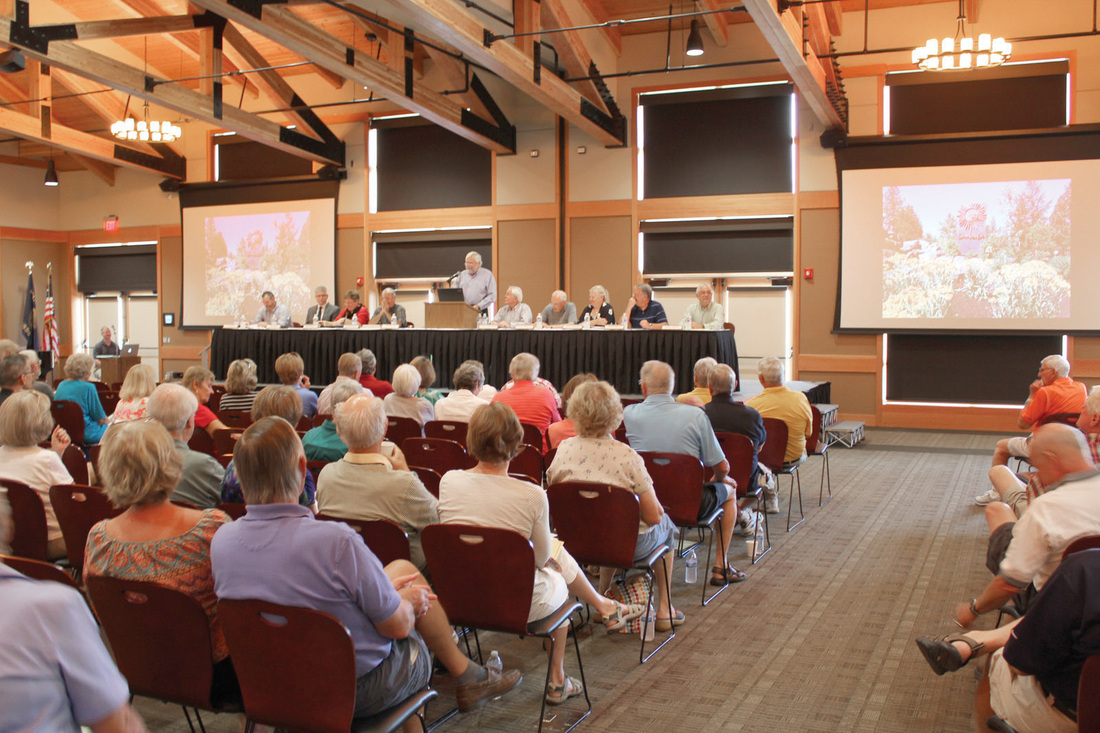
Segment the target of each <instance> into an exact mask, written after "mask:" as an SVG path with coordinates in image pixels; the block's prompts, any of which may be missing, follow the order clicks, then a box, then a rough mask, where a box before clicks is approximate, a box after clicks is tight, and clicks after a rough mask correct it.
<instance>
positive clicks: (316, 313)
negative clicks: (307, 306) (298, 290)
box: [313, 306, 321, 323]
mask: <svg viewBox="0 0 1100 733" xmlns="http://www.w3.org/2000/svg"><path fill="white" fill-rule="evenodd" d="M313 322H314V323H320V322H321V306H317V310H315V311H313Z"/></svg>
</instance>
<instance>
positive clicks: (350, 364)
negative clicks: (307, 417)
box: [307, 353, 371, 460]
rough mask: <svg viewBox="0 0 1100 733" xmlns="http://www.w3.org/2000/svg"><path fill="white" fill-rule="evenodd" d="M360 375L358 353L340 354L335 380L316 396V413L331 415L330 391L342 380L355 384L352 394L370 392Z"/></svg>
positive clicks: (361, 372)
mask: <svg viewBox="0 0 1100 733" xmlns="http://www.w3.org/2000/svg"><path fill="white" fill-rule="evenodd" d="M362 375H363V360H362V359H360V358H359V355H358V354H352V353H344V354H340V359H339V360H337V362H336V381H335V382H333V383H332V384H330V385H329V386H327V387H325V388H324V389H323V390H321V395H320V396H319V397H318V398H317V414H318V415H328V416H330V417H331V416H332V408H333V404H332V391H333V390H334V389H335V388H336V386H337V385H339V384H343V383H344V382H352V383H354V384H355V387H356V391H355V392H354V393H353V394H363V393H364V392H366V393H367V394H371V392H370V390H367V389H366V388H365V387H363V385H361V384H360V383H359V377H361V376H362ZM307 457H308V456H307ZM311 460H312V459H311Z"/></svg>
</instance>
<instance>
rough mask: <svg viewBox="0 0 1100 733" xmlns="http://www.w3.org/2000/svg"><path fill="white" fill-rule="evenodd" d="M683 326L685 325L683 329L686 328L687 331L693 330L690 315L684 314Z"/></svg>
mask: <svg viewBox="0 0 1100 733" xmlns="http://www.w3.org/2000/svg"><path fill="white" fill-rule="evenodd" d="M682 325H683V328H684V330H685V331H690V330H691V314H690V313H685V314H684V322H683V324H682Z"/></svg>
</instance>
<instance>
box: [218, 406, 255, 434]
mask: <svg viewBox="0 0 1100 733" xmlns="http://www.w3.org/2000/svg"><path fill="white" fill-rule="evenodd" d="M218 419H219V420H221V421H222V422H223V423H225V426H226V427H227V428H238V429H240V430H242V431H243V430H244V429H245V428H247V427H248V426H249V425H251V424H252V413H251V412H249V411H248V410H219V411H218Z"/></svg>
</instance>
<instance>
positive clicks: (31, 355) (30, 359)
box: [19, 349, 53, 400]
mask: <svg viewBox="0 0 1100 733" xmlns="http://www.w3.org/2000/svg"><path fill="white" fill-rule="evenodd" d="M19 353H20V354H22V355H23V357H24V358H25V359H26V360H27V369H28V370H29V371H31V372H33V373H34V376H33V379H34V383H33V384H32V385H31V389H33V390H35V391H36V392H41V393H42V394H44V395H46V396H47V397H49V398H50V399H51V400H52V399H53V387H51V386H50V385H48V384H46V383H45V382H42V381H39V377H41V376H42V360H41V359H39V358H38V352H37V351H35V350H34V349H26V350H25V351H20V352H19Z"/></svg>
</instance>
